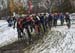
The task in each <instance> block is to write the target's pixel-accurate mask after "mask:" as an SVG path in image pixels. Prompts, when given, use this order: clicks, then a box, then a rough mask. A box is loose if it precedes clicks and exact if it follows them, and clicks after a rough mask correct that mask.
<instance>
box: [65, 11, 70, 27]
mask: <svg viewBox="0 0 75 53" xmlns="http://www.w3.org/2000/svg"><path fill="white" fill-rule="evenodd" d="M65 20H66V23H67V27H68V28H70V26H71V23H70V16H69V13H68V12H66V14H65Z"/></svg>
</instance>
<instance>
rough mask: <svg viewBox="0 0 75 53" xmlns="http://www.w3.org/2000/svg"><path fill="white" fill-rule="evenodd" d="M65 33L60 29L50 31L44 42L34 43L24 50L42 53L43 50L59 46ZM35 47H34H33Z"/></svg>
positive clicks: (29, 52) (30, 52) (31, 52)
mask: <svg viewBox="0 0 75 53" xmlns="http://www.w3.org/2000/svg"><path fill="white" fill-rule="evenodd" d="M64 36H65V35H64V34H63V33H62V32H60V31H54V30H53V31H50V32H49V34H48V35H47V37H45V38H43V40H42V42H39V43H38V44H35V45H33V46H32V47H31V48H30V49H26V50H24V52H25V53H26V52H28V53H41V52H42V51H44V50H45V49H46V50H49V49H51V48H54V47H58V46H60V45H61V44H62V42H63V40H64V38H65V37H64ZM59 43H60V44H59ZM33 48H34V49H33Z"/></svg>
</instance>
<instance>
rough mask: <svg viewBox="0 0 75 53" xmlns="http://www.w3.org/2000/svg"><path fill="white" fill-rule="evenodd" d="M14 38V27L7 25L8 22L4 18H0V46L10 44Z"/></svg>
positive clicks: (15, 36)
mask: <svg viewBox="0 0 75 53" xmlns="http://www.w3.org/2000/svg"><path fill="white" fill-rule="evenodd" d="M16 40H17V32H16V29H13V28H12V27H8V23H7V22H6V21H5V20H0V47H2V46H5V45H8V44H11V43H13V42H15V41H16Z"/></svg>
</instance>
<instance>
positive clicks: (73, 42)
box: [24, 25, 75, 53]
mask: <svg viewBox="0 0 75 53" xmlns="http://www.w3.org/2000/svg"><path fill="white" fill-rule="evenodd" d="M74 27H75V25H72V27H71V29H67V27H66V26H62V27H61V26H59V27H56V28H52V31H51V32H50V33H49V35H48V36H47V38H44V39H43V41H44V42H43V43H42V42H41V43H38V44H36V45H32V47H31V48H30V49H29V50H26V49H25V50H24V51H25V53H26V52H29V53H75V47H74V46H75V28H74Z"/></svg>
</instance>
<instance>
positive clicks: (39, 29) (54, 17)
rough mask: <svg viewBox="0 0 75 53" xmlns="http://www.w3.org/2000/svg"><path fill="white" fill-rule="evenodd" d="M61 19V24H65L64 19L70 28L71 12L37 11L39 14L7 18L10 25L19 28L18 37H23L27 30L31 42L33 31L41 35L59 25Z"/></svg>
mask: <svg viewBox="0 0 75 53" xmlns="http://www.w3.org/2000/svg"><path fill="white" fill-rule="evenodd" d="M58 20H60V21H61V26H63V25H64V20H65V21H66V23H67V26H68V28H70V17H69V13H68V12H67V13H65V14H63V13H37V14H27V15H25V16H18V17H10V18H8V19H7V21H8V23H9V26H12V24H11V22H12V21H13V28H15V27H16V28H17V33H18V38H23V35H25V31H24V30H26V32H27V34H28V38H29V42H30V41H31V40H32V34H31V32H33V31H34V33H35V34H36V35H37V36H38V38H39V37H40V35H44V34H45V32H47V30H48V29H49V30H51V28H52V27H56V26H57V21H58Z"/></svg>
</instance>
